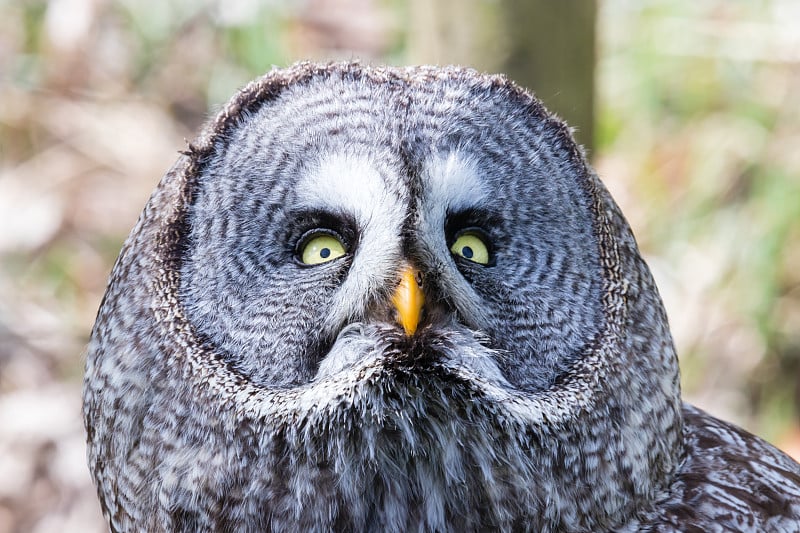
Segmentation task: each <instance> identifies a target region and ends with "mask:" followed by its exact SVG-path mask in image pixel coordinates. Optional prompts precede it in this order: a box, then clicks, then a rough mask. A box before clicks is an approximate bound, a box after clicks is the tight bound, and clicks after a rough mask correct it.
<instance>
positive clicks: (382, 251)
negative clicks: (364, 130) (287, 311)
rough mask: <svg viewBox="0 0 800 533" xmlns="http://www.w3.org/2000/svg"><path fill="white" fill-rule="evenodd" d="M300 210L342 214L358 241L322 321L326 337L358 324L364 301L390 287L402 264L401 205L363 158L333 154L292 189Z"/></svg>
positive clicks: (372, 167) (403, 209) (368, 162)
mask: <svg viewBox="0 0 800 533" xmlns="http://www.w3.org/2000/svg"><path fill="white" fill-rule="evenodd" d="M297 191H298V199H299V201H300V205H301V206H302V207H308V208H311V209H321V210H326V211H331V212H334V213H337V212H341V213H347V214H349V215H351V216H353V217H354V218H355V219H356V223H357V224H358V227H359V228H360V231H361V233H360V241H359V243H358V247H357V248H356V250H355V255H354V257H353V264H352V266H351V267H350V270H349V272H348V275H347V279H346V280H345V281H344V283H342V285H341V287H340V288H339V290H338V291H337V295H336V298H335V301H334V302H333V305H332V306H331V308H330V313H329V314H328V318H327V320H326V324H325V329H326V330H327V331H338V330H339V329H340V328H341V325H342V324H344V323H346V322H348V321H351V320H353V319H358V318H361V317H360V316H359V313H360V312H361V311H363V310H364V309H365V308H366V307H367V305H368V301H369V298H370V297H371V296H372V295H374V294H376V293H377V292H378V291H385V290H386V288H387V287H392V286H393V285H394V283H393V281H394V279H396V278H397V276H398V273H399V272H400V269H401V268H402V266H403V265H402V262H401V259H400V258H401V244H402V243H401V237H400V235H401V231H402V227H403V221H404V220H405V210H406V205H405V204H404V203H403V202H402V200H401V199H400V198H398V197H397V196H396V195H395V194H393V193H392V191H390V190H388V189H387V187H386V181H385V179H384V177H383V176H381V174H380V172H379V171H378V169H377V165H375V164H374V163H373V162H372V161H370V159H369V158H367V157H356V156H352V155H346V154H333V155H331V156H328V157H326V158H324V159H323V160H322V161H320V163H319V164H318V165H316V166H315V167H314V168H313V169H312V171H311V172H310V173H309V174H308V175H306V176H305V177H303V178H302V179H301V180H300V182H299V183H298V186H297Z"/></svg>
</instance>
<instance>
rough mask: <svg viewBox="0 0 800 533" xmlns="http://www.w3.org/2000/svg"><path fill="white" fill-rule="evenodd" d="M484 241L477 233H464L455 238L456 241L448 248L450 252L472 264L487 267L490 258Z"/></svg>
mask: <svg viewBox="0 0 800 533" xmlns="http://www.w3.org/2000/svg"><path fill="white" fill-rule="evenodd" d="M485 239H486V238H485V237H484V236H483V235H481V234H480V233H478V232H477V231H469V230H467V231H464V232H463V233H461V234H459V235H458V236H456V240H455V241H454V242H453V244H452V245H451V246H450V251H451V252H453V253H454V254H456V255H458V256H461V257H463V258H464V259H466V260H468V261H472V262H473V263H478V264H479V265H488V264H489V262H490V260H491V257H490V255H489V246H488V245H487V244H486V241H485Z"/></svg>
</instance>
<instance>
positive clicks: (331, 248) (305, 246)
mask: <svg viewBox="0 0 800 533" xmlns="http://www.w3.org/2000/svg"><path fill="white" fill-rule="evenodd" d="M298 252H299V253H298V255H299V257H300V261H302V263H303V264H305V265H319V264H321V263H327V262H328V261H333V260H334V259H338V258H339V257H342V256H343V255H344V254H346V253H347V250H346V248H345V245H344V243H343V242H342V239H341V238H340V237H339V236H338V235H335V234H333V233H329V232H322V231H314V232H309V234H307V235H306V236H304V237H303V239H301V241H300V246H299V247H298Z"/></svg>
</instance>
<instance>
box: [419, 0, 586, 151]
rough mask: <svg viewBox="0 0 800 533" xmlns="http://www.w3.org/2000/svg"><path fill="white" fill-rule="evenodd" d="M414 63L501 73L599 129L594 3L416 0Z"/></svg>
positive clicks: (573, 120) (574, 120)
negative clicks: (596, 99) (469, 67)
mask: <svg viewBox="0 0 800 533" xmlns="http://www.w3.org/2000/svg"><path fill="white" fill-rule="evenodd" d="M410 5H411V8H410V16H409V24H410V29H409V40H408V42H409V61H411V62H413V63H436V64H460V65H467V66H472V67H475V68H477V69H478V70H484V71H488V72H503V73H505V74H507V75H508V76H509V77H510V78H512V79H513V80H515V81H516V82H518V83H519V84H520V85H523V86H525V87H527V88H528V89H531V90H533V91H534V92H535V93H536V95H537V96H538V97H539V98H540V99H541V100H542V101H543V102H544V103H545V105H546V106H547V107H548V108H549V109H550V110H551V111H554V112H556V113H557V114H558V115H560V116H561V117H562V118H564V119H565V120H566V121H567V122H568V123H569V124H570V126H572V127H574V128H576V129H577V130H578V131H577V133H576V137H577V138H578V141H579V142H580V143H581V144H583V145H584V146H585V147H586V149H587V150H588V151H589V152H590V153H591V150H592V147H593V134H594V63H595V19H596V15H597V2H596V0H562V1H557V0H412V2H411V4H410Z"/></svg>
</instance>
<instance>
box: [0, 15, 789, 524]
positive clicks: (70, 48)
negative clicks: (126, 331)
mask: <svg viewBox="0 0 800 533" xmlns="http://www.w3.org/2000/svg"><path fill="white" fill-rule="evenodd" d="M532 4H536V2H533V0H531V2H530V3H527V4H526V3H525V2H523V1H521V0H519V1H516V2H514V1H507V0H494V1H492V0H461V1H459V0H435V1H423V0H410V1H408V2H400V1H397V0H394V1H392V0H303V1H290V0H284V1H281V0H207V1H192V0H120V1H116V2H112V1H109V0H27V1H11V0H0V531H2V532H6V531H7V532H16V531H20V532H22V531H24V532H28V531H32V532H39V531H58V532H61V531H80V532H91V531H103V530H104V525H103V521H102V517H101V516H100V511H99V506H98V504H97V503H96V500H95V495H94V489H93V487H92V486H91V482H90V480H89V476H88V471H87V468H86V466H85V460H84V442H83V432H82V422H81V417H80V388H81V379H82V367H83V353H84V350H85V346H86V343H87V340H88V336H89V332H90V330H91V327H92V324H93V321H94V317H95V313H96V310H97V307H98V305H99V302H100V299H101V298H102V295H103V292H104V290H105V285H106V279H107V276H108V274H109V271H110V268H111V265H112V264H113V261H114V259H115V258H116V255H117V253H118V251H119V248H120V246H121V244H122V241H123V240H124V238H125V236H126V235H127V233H128V231H129V230H130V228H131V227H132V226H133V224H134V222H135V220H136V217H137V216H138V213H139V211H140V210H141V208H142V207H143V205H144V203H145V202H146V200H147V197H148V195H149V193H150V191H151V190H152V189H153V187H154V186H155V184H156V183H157V181H158V179H159V178H160V176H161V175H162V173H163V172H164V171H165V170H166V169H167V168H168V167H169V166H170V165H171V163H172V162H173V161H174V160H175V159H176V157H177V152H178V151H179V150H181V149H183V148H184V147H185V146H186V139H192V138H193V136H194V134H195V132H196V131H197V129H198V127H199V126H200V124H202V122H203V121H204V120H205V119H206V118H207V117H208V116H209V115H210V114H211V113H213V110H215V109H217V108H219V106H220V105H221V104H222V103H224V101H225V100H226V99H227V98H228V97H229V96H230V95H231V93H232V92H233V91H234V90H235V89H236V88H237V87H239V86H241V85H242V84H244V83H245V82H246V81H248V80H250V79H251V78H253V77H255V76H257V75H259V74H261V73H263V72H264V71H266V70H268V69H269V68H271V67H272V66H273V65H278V66H281V65H287V64H289V63H291V62H293V61H295V60H297V59H302V58H315V59H331V58H332V59H354V58H361V59H364V60H367V61H372V62H376V63H391V64H404V63H430V62H438V63H461V64H468V65H472V66H476V67H478V68H480V69H484V70H492V71H498V70H499V71H507V72H510V73H511V74H512V76H514V77H516V78H518V79H520V80H521V81H522V82H523V83H524V84H526V85H528V86H531V87H532V88H533V89H535V90H536V91H537V93H538V94H539V95H540V96H541V97H542V98H543V99H544V100H545V102H546V103H547V104H548V105H550V106H552V107H553V108H555V109H557V111H558V112H559V113H560V114H562V115H563V116H565V117H567V118H568V119H569V120H570V121H571V122H574V123H575V125H576V126H577V128H578V136H579V138H580V140H581V141H582V142H583V143H584V144H585V145H586V146H587V147H588V148H589V149H590V155H591V158H592V160H593V163H594V165H595V166H596V168H597V170H598V172H599V173H600V175H601V176H602V177H603V179H604V180H605V182H606V183H607V185H608V186H609V188H610V189H611V191H612V193H613V194H614V195H615V197H616V199H617V201H618V202H619V203H620V204H621V206H622V209H623V212H624V213H626V215H627V216H628V218H629V220H630V222H631V224H632V226H633V228H634V231H635V233H636V235H637V238H638V240H639V243H640V246H641V248H642V251H643V253H644V254H645V255H646V258H647V260H648V261H649V263H650V265H651V267H652V269H653V271H654V274H655V277H656V279H657V281H658V284H659V287H660V290H661V293H662V295H663V297H664V299H665V302H666V305H667V309H668V312H669V316H670V320H671V323H672V328H673V334H674V337H675V341H676V344H677V347H678V351H679V353H680V357H681V365H682V369H683V387H684V393H685V396H686V398H687V399H689V400H690V401H692V402H694V403H696V404H698V405H700V406H701V407H703V408H705V409H707V410H709V411H710V412H712V413H714V414H716V415H718V416H720V417H722V418H725V419H727V420H731V421H734V422H736V423H738V424H741V425H743V426H744V427H746V428H748V429H749V430H750V431H752V432H754V433H757V434H759V435H761V436H763V437H765V438H766V439H768V440H770V441H771V442H773V443H775V444H777V445H778V446H780V447H782V448H783V449H785V450H787V451H788V452H789V453H791V454H793V455H794V457H796V458H798V459H800V415H799V413H800V389H799V388H798V381H799V380H800V379H799V377H800V2H797V1H796V0H749V1H746V0H737V1H735V2H732V1H730V0H700V1H695V0H599V1H598V2H597V3H595V2H592V1H590V0H580V1H578V0H576V1H575V2H539V3H538V4H537V5H538V7H537V9H535V10H530V5H532ZM565 5H566V6H567V7H564V6H565ZM526 6H527V7H526ZM558 6H562V7H558ZM525 9H528V11H527V12H524V10H525ZM515 10H516V11H515ZM520 10H522V11H520ZM519 43H522V44H519ZM526 47H527V50H528V52H529V53H530V54H531V55H530V56H526V55H525V49H526ZM520 50H522V51H520ZM534 66H535V67H536V69H539V71H537V72H539V74H538V77H537V75H533V76H532V77H531V76H529V73H528V72H527V71H526V69H527V68H528V67H531V68H532V67H534ZM542 69H544V70H542ZM542 71H543V72H546V73H547V75H542V74H541V72H542Z"/></svg>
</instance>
